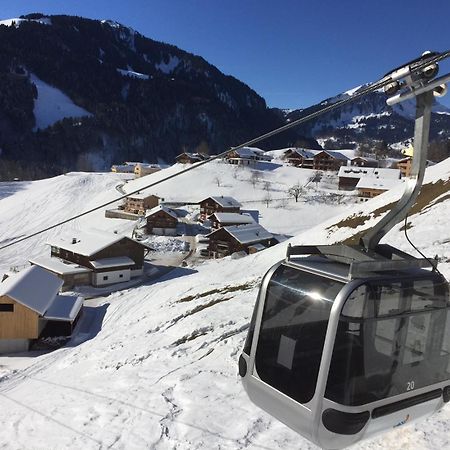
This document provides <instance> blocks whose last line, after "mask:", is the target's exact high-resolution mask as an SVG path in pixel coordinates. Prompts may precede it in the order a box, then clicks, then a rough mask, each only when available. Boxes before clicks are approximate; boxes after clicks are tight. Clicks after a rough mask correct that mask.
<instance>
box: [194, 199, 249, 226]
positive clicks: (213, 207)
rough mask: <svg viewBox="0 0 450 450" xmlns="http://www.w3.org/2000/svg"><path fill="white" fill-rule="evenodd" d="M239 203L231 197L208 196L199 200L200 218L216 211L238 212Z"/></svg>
mask: <svg viewBox="0 0 450 450" xmlns="http://www.w3.org/2000/svg"><path fill="white" fill-rule="evenodd" d="M240 211H241V204H240V203H239V202H238V201H237V200H235V199H234V198H233V197H224V196H221V197H208V198H205V199H204V200H202V201H201V202H200V220H202V221H203V220H206V219H207V218H208V217H209V216H210V215H211V214H214V213H216V212H228V213H238V214H239V213H240Z"/></svg>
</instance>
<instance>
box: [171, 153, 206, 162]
mask: <svg viewBox="0 0 450 450" xmlns="http://www.w3.org/2000/svg"><path fill="white" fill-rule="evenodd" d="M183 155H185V156H188V157H189V158H191V159H197V160H198V161H203V160H204V159H207V158H208V156H206V155H202V154H201V153H190V152H183V153H180V154H179V155H177V156H176V157H175V159H178V158H179V157H180V156H183Z"/></svg>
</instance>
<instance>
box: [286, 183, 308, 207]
mask: <svg viewBox="0 0 450 450" xmlns="http://www.w3.org/2000/svg"><path fill="white" fill-rule="evenodd" d="M304 191H305V190H304V189H303V186H301V185H300V183H296V184H294V186H292V187H290V188H289V189H288V192H287V193H288V194H289V196H290V197H293V198H295V202H296V203H297V202H298V199H299V198H300V196H301V195H302V194H303V193H304Z"/></svg>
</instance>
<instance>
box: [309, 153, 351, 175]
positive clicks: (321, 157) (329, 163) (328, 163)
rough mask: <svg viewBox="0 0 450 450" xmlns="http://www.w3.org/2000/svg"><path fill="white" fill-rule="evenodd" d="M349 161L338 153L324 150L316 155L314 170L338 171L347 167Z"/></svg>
mask: <svg viewBox="0 0 450 450" xmlns="http://www.w3.org/2000/svg"><path fill="white" fill-rule="evenodd" d="M347 161H349V159H348V158H347V157H346V156H345V155H343V154H342V153H340V152H338V151H330V150H323V151H320V152H319V153H317V154H316V155H314V163H313V167H312V169H314V170H324V171H336V172H337V171H338V170H339V168H340V167H341V166H346V165H347Z"/></svg>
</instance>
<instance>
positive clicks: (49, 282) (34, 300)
mask: <svg viewBox="0 0 450 450" xmlns="http://www.w3.org/2000/svg"><path fill="white" fill-rule="evenodd" d="M62 284H63V281H62V280H61V279H59V278H58V277H57V276H55V275H54V274H52V273H50V272H48V271H46V270H44V269H42V268H41V267H37V266H32V267H28V268H27V269H25V270H23V271H21V272H19V273H17V274H15V275H12V276H10V277H7V278H6V279H5V280H4V281H3V282H2V283H0V353H5V352H19V351H27V350H28V348H29V345H30V343H31V342H32V340H34V339H38V338H39V337H40V336H42V335H45V336H62V335H64V336H70V335H71V334H72V330H73V328H74V326H75V323H76V322H77V319H78V318H79V316H80V312H81V308H82V306H83V298H82V297H74V296H67V295H58V292H59V290H60V288H61V285H62Z"/></svg>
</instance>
